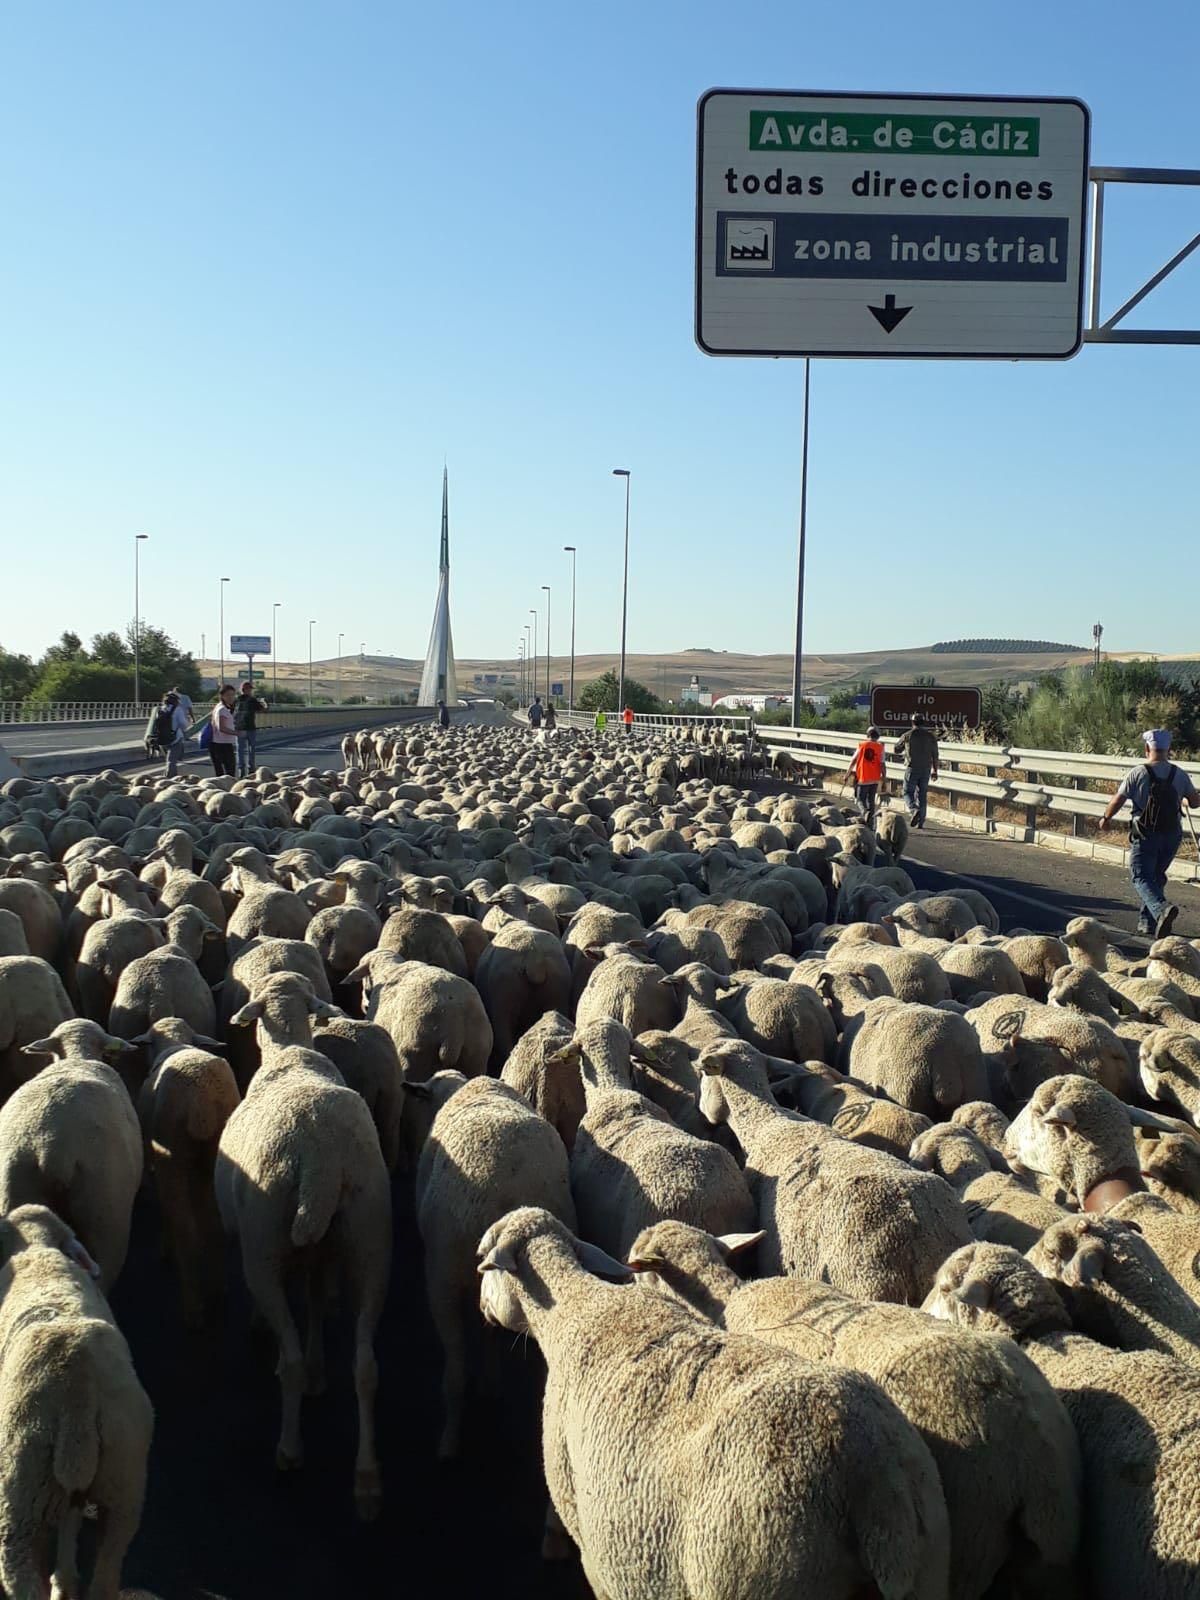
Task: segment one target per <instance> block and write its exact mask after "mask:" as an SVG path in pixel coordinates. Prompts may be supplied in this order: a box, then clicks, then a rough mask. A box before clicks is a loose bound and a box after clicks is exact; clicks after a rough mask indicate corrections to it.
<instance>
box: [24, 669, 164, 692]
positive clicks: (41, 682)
mask: <svg viewBox="0 0 1200 1600" xmlns="http://www.w3.org/2000/svg"><path fill="white" fill-rule="evenodd" d="M159 693H161V690H158V691H155V692H154V693H153V694H151V693H149V692H148V691H147V686H146V685H145V684H144V683H143V685H142V697H143V699H157V698H158V694H159ZM29 698H30V699H31V700H34V701H39V702H42V701H50V700H132V699H133V668H132V667H110V666H106V665H105V663H104V662H102V661H87V660H83V659H75V660H66V659H63V660H58V661H51V662H50V663H49V665H48V666H46V667H45V668H44V669H43V670H42V672H41V673H40V674H39V675H38V680H37V683H36V684H35V685H34V688H33V690H32V692H31V693H30V696H29Z"/></svg>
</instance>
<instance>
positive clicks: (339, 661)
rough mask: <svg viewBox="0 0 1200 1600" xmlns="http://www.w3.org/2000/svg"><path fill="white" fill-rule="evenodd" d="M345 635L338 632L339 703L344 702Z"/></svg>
mask: <svg viewBox="0 0 1200 1600" xmlns="http://www.w3.org/2000/svg"><path fill="white" fill-rule="evenodd" d="M345 637H346V635H345V634H344V633H339V634H338V676H337V694H338V705H341V703H342V640H343V639H344V638H345Z"/></svg>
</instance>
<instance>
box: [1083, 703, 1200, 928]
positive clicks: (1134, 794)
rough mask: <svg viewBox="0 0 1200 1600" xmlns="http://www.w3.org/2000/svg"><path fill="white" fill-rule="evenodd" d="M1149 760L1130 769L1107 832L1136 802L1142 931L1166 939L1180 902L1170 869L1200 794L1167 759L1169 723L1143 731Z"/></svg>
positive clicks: (1132, 869) (1103, 825)
mask: <svg viewBox="0 0 1200 1600" xmlns="http://www.w3.org/2000/svg"><path fill="white" fill-rule="evenodd" d="M1142 744H1143V746H1144V748H1145V751H1146V759H1145V761H1144V762H1143V763H1142V765H1141V766H1139V767H1134V768H1133V769H1132V770H1131V771H1130V772H1128V773H1126V775H1125V779H1124V781H1123V782H1122V784H1121V787H1120V788H1119V789H1118V790H1117V792H1116V794H1115V795H1113V797H1112V799H1111V800H1110V801H1109V803H1108V809H1107V811H1105V813H1104V815H1103V816H1102V817H1101V818H1100V831H1101V832H1102V833H1107V832H1108V830H1109V828H1111V827H1112V819H1113V818H1114V817H1115V816H1116V814H1117V812H1118V811H1119V810H1120V809H1121V807H1122V806H1123V805H1124V804H1125V802H1126V801H1127V800H1128V801H1129V803H1130V805H1131V806H1132V807H1133V821H1132V822H1131V824H1130V827H1129V876H1130V878H1131V879H1132V881H1133V887H1134V890H1135V892H1136V894H1137V897H1138V899H1139V900H1140V901H1141V903H1142V909H1141V912H1140V913H1139V916H1138V932H1139V933H1147V934H1149V933H1152V934H1153V935H1154V937H1155V938H1156V939H1165V938H1166V936H1167V934H1169V933H1170V931H1171V929H1172V928H1173V927H1174V925H1175V918H1176V917H1177V916H1178V914H1179V907H1178V906H1173V905H1171V903H1170V902H1169V901H1168V899H1167V869H1168V868H1169V867H1170V865H1171V863H1172V861H1174V859H1175V853H1176V851H1177V850H1178V849H1179V846H1180V845H1181V844H1182V842H1183V808H1184V806H1187V807H1189V808H1191V807H1194V806H1197V805H1200V793H1197V791H1196V788H1195V785H1194V784H1193V783H1192V780H1191V779H1190V778H1189V777H1188V775H1187V773H1186V772H1184V770H1183V768H1182V767H1177V766H1175V765H1174V764H1173V763H1172V762H1170V761H1168V760H1167V751H1168V750H1170V748H1171V735H1170V732H1169V730H1168V729H1166V728H1148V729H1147V730H1146V732H1145V733H1144V734H1143V735H1142Z"/></svg>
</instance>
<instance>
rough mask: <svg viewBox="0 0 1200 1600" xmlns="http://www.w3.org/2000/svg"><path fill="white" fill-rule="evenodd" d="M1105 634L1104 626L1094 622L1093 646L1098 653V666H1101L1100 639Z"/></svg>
mask: <svg viewBox="0 0 1200 1600" xmlns="http://www.w3.org/2000/svg"><path fill="white" fill-rule="evenodd" d="M1103 632H1104V624H1103V623H1102V622H1093V623H1092V645H1093V648H1094V649H1095V652H1096V665H1097V666H1099V665H1100V638H1101V635H1102V634H1103Z"/></svg>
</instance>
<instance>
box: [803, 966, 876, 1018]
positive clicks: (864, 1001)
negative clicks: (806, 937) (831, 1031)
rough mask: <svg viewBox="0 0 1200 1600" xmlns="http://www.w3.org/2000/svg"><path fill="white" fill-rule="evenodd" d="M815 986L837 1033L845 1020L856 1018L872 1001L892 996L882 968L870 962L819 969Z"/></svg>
mask: <svg viewBox="0 0 1200 1600" xmlns="http://www.w3.org/2000/svg"><path fill="white" fill-rule="evenodd" d="M816 987H817V993H818V994H819V995H820V996H821V999H822V1000H823V1001H824V1003H825V1006H826V1008H827V1009H828V1011H829V1013H830V1015H831V1016H832V1017H833V1021H834V1025H835V1026H836V1028H837V1030H838V1032H839V1033H841V1032H842V1031H843V1029H844V1028H845V1026H846V1022H847V1020H848V1019H849V1018H850V1017H856V1016H858V1015H859V1013H860V1012H862V1011H864V1010H865V1009H866V1008H867V1006H868V1005H870V1003H871V1001H872V1000H883V999H887V998H888V997H890V995H891V993H892V986H891V984H890V983H889V982H888V980H887V976H886V974H885V973H884V972H883V970H882V968H880V967H877V966H875V965H874V964H873V963H871V962H865V963H863V964H862V965H859V966H848V965H842V964H841V963H837V964H831V965H829V966H827V967H822V969H821V971H820V972H819V973H818V975H817V985H816Z"/></svg>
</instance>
